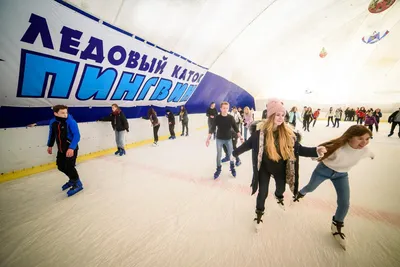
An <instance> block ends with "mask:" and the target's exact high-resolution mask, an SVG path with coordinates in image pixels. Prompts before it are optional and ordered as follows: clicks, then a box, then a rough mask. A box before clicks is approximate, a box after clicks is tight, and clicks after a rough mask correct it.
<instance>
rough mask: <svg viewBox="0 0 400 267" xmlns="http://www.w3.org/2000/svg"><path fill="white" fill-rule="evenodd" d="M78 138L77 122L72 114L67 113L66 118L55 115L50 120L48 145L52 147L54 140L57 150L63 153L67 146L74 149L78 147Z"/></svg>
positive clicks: (79, 136) (79, 137)
mask: <svg viewBox="0 0 400 267" xmlns="http://www.w3.org/2000/svg"><path fill="white" fill-rule="evenodd" d="M80 139H81V135H80V133H79V128H78V123H77V122H76V121H75V120H74V118H73V117H72V115H70V114H69V115H68V118H66V119H64V118H58V117H55V118H53V119H51V120H50V122H49V139H48V141H47V146H48V147H53V146H54V142H55V141H56V142H57V145H58V150H59V152H61V153H65V152H66V150H67V149H69V148H70V149H74V150H75V149H76V148H78V142H79V140H80Z"/></svg>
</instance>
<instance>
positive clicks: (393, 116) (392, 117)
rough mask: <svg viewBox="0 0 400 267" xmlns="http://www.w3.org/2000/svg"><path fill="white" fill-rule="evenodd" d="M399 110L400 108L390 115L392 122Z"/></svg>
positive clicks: (389, 119)
mask: <svg viewBox="0 0 400 267" xmlns="http://www.w3.org/2000/svg"><path fill="white" fill-rule="evenodd" d="M399 112H400V110H396V111H395V112H393V113H392V115H390V116H389V118H388V122H389V123H392V122H393V121H394V118H396V116H397V113H399Z"/></svg>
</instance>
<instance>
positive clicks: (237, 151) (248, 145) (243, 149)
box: [232, 134, 257, 157]
mask: <svg viewBox="0 0 400 267" xmlns="http://www.w3.org/2000/svg"><path fill="white" fill-rule="evenodd" d="M256 138H257V137H256V134H252V135H251V136H250V138H249V139H247V141H246V142H244V143H243V144H241V145H240V146H239V147H238V148H237V149H235V150H234V151H233V153H232V156H234V157H238V156H239V155H241V154H243V153H244V152H247V151H249V150H250V149H252V148H253V142H256V140H257V139H256Z"/></svg>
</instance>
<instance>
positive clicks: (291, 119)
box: [289, 107, 303, 128]
mask: <svg viewBox="0 0 400 267" xmlns="http://www.w3.org/2000/svg"><path fill="white" fill-rule="evenodd" d="M296 120H299V121H300V122H303V121H302V120H301V118H300V115H299V112H298V111H297V107H292V109H291V110H290V112H289V124H291V125H292V126H293V128H296Z"/></svg>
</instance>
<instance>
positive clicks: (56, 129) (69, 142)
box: [47, 105, 83, 197]
mask: <svg viewBox="0 0 400 267" xmlns="http://www.w3.org/2000/svg"><path fill="white" fill-rule="evenodd" d="M53 112H54V116H55V117H54V118H53V119H51V120H50V125H49V140H48V142H47V153H49V154H53V146H54V142H56V143H57V148H58V152H57V161H56V163H57V168H58V170H59V171H60V172H63V173H64V174H65V175H67V176H68V178H69V181H68V182H67V183H66V184H64V185H63V186H62V187H61V188H62V190H63V191H64V190H67V189H69V190H68V192H67V196H68V197H70V196H72V195H75V194H76V193H78V192H79V191H81V190H82V189H83V185H82V182H81V180H80V179H79V174H78V172H77V170H76V168H75V164H76V158H77V156H78V149H79V148H78V142H79V140H80V138H81V136H80V133H79V128H78V124H77V123H76V121H75V120H74V118H73V117H72V116H71V115H68V107H67V106H64V105H56V106H54V107H53Z"/></svg>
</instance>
